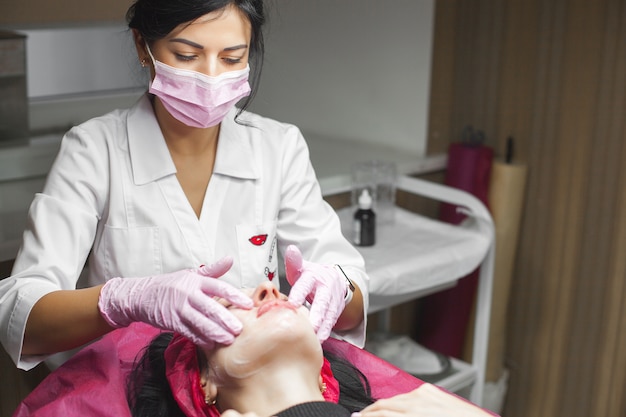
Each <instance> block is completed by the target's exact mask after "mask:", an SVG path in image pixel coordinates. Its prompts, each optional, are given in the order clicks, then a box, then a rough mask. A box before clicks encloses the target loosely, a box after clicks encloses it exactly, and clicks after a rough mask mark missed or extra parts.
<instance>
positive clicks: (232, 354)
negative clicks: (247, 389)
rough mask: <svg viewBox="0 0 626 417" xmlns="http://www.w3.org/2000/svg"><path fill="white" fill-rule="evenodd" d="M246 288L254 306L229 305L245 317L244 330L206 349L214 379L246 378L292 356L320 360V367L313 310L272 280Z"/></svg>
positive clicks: (300, 359)
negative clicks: (226, 342)
mask: <svg viewBox="0 0 626 417" xmlns="http://www.w3.org/2000/svg"><path fill="white" fill-rule="evenodd" d="M243 291H244V292H248V293H249V294H250V297H251V298H252V300H253V302H254V308H252V309H251V310H242V309H240V308H238V307H236V306H232V305H230V306H227V307H228V308H229V310H230V311H231V312H232V313H233V314H234V315H235V316H236V317H237V318H238V319H239V320H241V323H242V324H243V330H242V332H241V334H240V335H239V336H238V337H237V338H235V341H234V343H233V344H231V345H228V346H218V347H217V348H216V349H214V350H213V351H208V352H205V353H206V356H207V360H208V367H209V370H210V372H211V373H212V374H213V375H212V378H215V379H214V381H215V382H218V381H221V382H222V383H226V382H227V381H228V380H230V379H245V378H248V377H251V376H253V375H254V374H256V373H257V372H260V371H263V370H264V369H267V368H268V367H269V366H271V365H272V364H278V365H279V366H280V365H286V364H287V363H289V361H290V360H291V359H296V360H298V361H302V360H304V361H307V362H309V363H319V366H318V368H317V369H318V370H319V367H321V363H322V348H321V345H320V343H319V341H318V339H317V336H316V335H315V332H314V331H313V328H312V327H311V323H310V321H309V311H308V310H307V309H306V308H305V307H304V306H300V307H298V308H296V307H294V306H292V305H291V304H289V303H288V301H287V297H286V296H285V295H283V294H280V293H279V292H278V290H277V289H276V288H275V287H274V286H273V285H272V284H271V283H269V282H265V283H263V284H261V285H259V286H258V287H257V288H256V289H254V290H252V289H249V290H245V289H244V290H243ZM287 366H288V365H287ZM218 383H219V382H218Z"/></svg>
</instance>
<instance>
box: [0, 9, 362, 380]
mask: <svg viewBox="0 0 626 417" xmlns="http://www.w3.org/2000/svg"><path fill="white" fill-rule="evenodd" d="M127 20H128V23H129V27H130V28H131V30H132V35H133V37H134V41H135V45H136V49H137V54H138V62H139V63H140V64H141V66H142V67H144V68H145V70H146V71H147V72H149V74H150V84H149V89H148V92H147V93H146V94H145V95H144V96H143V97H142V98H141V99H140V100H139V101H138V102H137V103H136V104H135V105H134V106H133V107H132V108H130V109H127V110H117V111H114V112H111V113H109V114H107V115H104V116H102V117H98V118H95V119H92V120H89V121H87V122H85V123H83V124H81V125H79V126H76V127H74V128H73V129H71V130H70V131H69V132H68V133H67V134H66V135H65V137H64V138H63V141H62V145H61V150H60V152H59V155H58V157H57V159H56V161H55V163H54V165H53V167H52V169H51V171H50V173H49V176H48V179H47V181H46V185H45V188H44V190H43V192H42V193H40V194H38V195H36V196H35V199H34V200H33V203H32V205H31V208H30V210H29V221H28V227H27V230H26V231H25V233H24V239H23V245H22V248H21V250H20V253H19V255H18V257H17V259H16V262H15V266H14V269H13V272H12V276H11V277H10V278H7V279H5V280H3V281H2V282H0V330H1V331H0V340H1V341H2V344H3V345H4V347H5V349H6V350H7V351H8V353H9V354H10V356H11V358H12V359H13V360H14V361H15V363H16V364H17V365H18V367H20V368H22V369H29V368H32V367H33V366H35V365H36V364H38V363H39V362H41V361H42V360H44V359H46V358H48V357H49V356H50V355H51V354H54V353H56V352H62V351H67V350H70V349H73V348H76V347H78V346H81V345H83V344H85V343H88V342H90V341H92V340H94V339H96V338H98V337H99V336H101V335H103V334H105V333H107V332H109V331H110V330H111V329H113V328H118V327H123V326H127V325H129V324H130V323H132V322H145V323H148V324H150V325H152V326H155V327H159V328H161V329H164V330H168V331H173V332H177V333H180V334H183V335H185V336H186V337H187V338H188V339H190V340H192V341H193V342H194V343H195V344H197V345H198V346H201V347H204V348H207V349H208V348H212V347H213V346H214V345H215V344H216V343H219V344H222V345H228V344H230V343H232V342H233V340H234V339H235V337H236V336H237V335H238V334H239V333H240V332H241V330H242V325H241V322H240V321H239V320H238V319H237V318H236V317H234V316H233V315H232V314H231V312H229V311H228V310H227V309H226V308H224V306H223V305H221V304H219V303H217V302H215V300H214V297H216V296H217V297H220V298H224V299H227V300H228V301H229V302H230V303H232V304H233V305H236V306H239V307H241V308H251V307H252V305H251V304H250V300H249V298H248V297H246V296H244V295H243V294H242V293H241V291H240V290H239V289H240V288H242V287H255V286H256V285H257V284H258V283H259V282H263V281H271V282H274V283H277V282H278V277H277V274H278V268H277V260H278V255H279V253H280V254H283V255H285V258H286V259H287V260H288V262H287V278H288V280H289V282H290V283H291V284H292V288H291V291H290V293H289V299H290V302H291V303H292V304H293V305H301V304H303V303H304V302H305V301H308V302H310V312H311V314H310V320H311V323H312V324H313V328H314V329H315V331H316V334H317V337H318V339H319V340H320V341H323V340H325V339H326V338H328V337H329V334H330V332H331V330H332V331H334V332H335V333H336V334H337V335H338V337H342V338H345V339H346V340H349V341H351V342H352V343H354V344H356V345H362V344H363V342H364V336H365V319H366V315H365V312H366V311H367V306H368V296H367V287H368V278H367V275H366V274H365V271H364V263H363V259H362V257H361V256H360V255H359V253H358V252H357V251H356V250H355V249H354V248H353V247H352V246H351V245H350V244H349V242H347V241H346V239H344V237H343V236H342V234H341V231H340V226H339V221H338V218H337V216H336V215H335V213H334V211H333V210H332V209H331V208H330V207H329V206H328V205H327V204H326V203H325V202H324V201H323V199H322V196H321V192H320V187H319V184H318V182H317V180H316V178H315V175H314V171H313V168H312V166H311V163H310V160H309V156H308V149H307V146H306V144H305V141H304V139H303V137H302V135H301V134H300V132H299V130H298V129H297V128H296V127H294V126H292V125H288V124H283V123H279V122H276V121H274V120H270V119H267V118H263V117H260V116H258V115H255V114H252V113H249V112H247V111H245V109H246V107H247V106H248V104H249V102H250V100H251V98H252V97H253V96H254V92H255V91H256V89H257V87H258V81H259V75H260V71H261V63H262V58H263V36H262V32H261V26H262V24H263V22H264V9H263V2H262V1H259V0H224V1H218V0H137V1H136V2H135V3H134V4H133V5H132V6H131V7H130V9H129V11H128V14H127ZM85 47H89V46H88V45H86V46H85ZM239 102H240V103H241V104H240V106H241V108H239V109H238V108H235V107H234V106H235V104H236V103H239ZM289 245H297V247H298V248H299V250H296V249H291V250H289V251H287V247H288V246H289ZM285 252H287V253H285ZM227 257H230V258H227ZM230 259H232V261H231V260H230ZM216 261H217V262H216ZM215 262H216V263H215ZM85 264H87V268H86V269H85V270H84V274H82V278H81V279H80V280H79V276H81V272H83V269H84V266H85ZM205 264H211V266H208V267H207V266H201V265H205ZM130 278H132V279H130ZM78 288H80V289H78ZM61 360H62V359H61Z"/></svg>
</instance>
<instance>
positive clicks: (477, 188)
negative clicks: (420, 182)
mask: <svg viewBox="0 0 626 417" xmlns="http://www.w3.org/2000/svg"><path fill="white" fill-rule="evenodd" d="M492 161H493V150H492V149H491V148H488V147H486V146H482V145H476V146H470V145H467V144H461V143H455V144H452V145H451V146H450V148H449V150H448V168H447V171H446V180H445V183H446V185H449V186H451V187H455V188H458V189H461V190H463V191H467V192H468V193H470V194H473V195H474V196H476V197H477V198H478V199H479V200H481V201H482V202H483V204H485V206H487V207H488V204H487V196H488V193H489V179H490V176H491V163H492ZM439 218H440V219H441V220H442V221H445V222H447V223H451V224H459V223H461V222H462V221H463V220H464V219H465V215H464V214H462V213H459V212H458V211H457V206H455V205H451V204H442V205H441V208H440V213H439ZM478 274H479V271H478V269H477V270H475V271H473V272H472V273H470V274H469V275H467V276H465V277H463V278H462V279H460V280H459V282H458V284H457V285H456V286H455V287H454V288H450V289H448V290H444V291H440V292H438V293H435V294H432V295H429V296H427V297H424V298H423V299H422V300H421V301H420V308H419V317H418V329H417V341H418V342H419V343H420V344H422V345H424V346H425V347H427V348H429V349H432V350H435V351H437V352H440V353H443V354H444V355H447V356H453V357H456V358H460V357H461V356H462V354H463V346H464V344H465V336H466V334H467V327H468V325H469V318H470V315H471V312H472V308H473V303H474V297H475V295H476V288H477V287H478Z"/></svg>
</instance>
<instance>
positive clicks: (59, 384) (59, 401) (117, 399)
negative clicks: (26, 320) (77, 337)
mask: <svg viewBox="0 0 626 417" xmlns="http://www.w3.org/2000/svg"><path fill="white" fill-rule="evenodd" d="M159 332H160V330H158V329H155V328H153V327H150V326H148V325H146V324H142V323H134V324H132V325H130V326H129V327H126V328H123V329H119V330H115V331H113V332H111V333H109V334H108V335H106V336H104V337H103V338H102V339H100V340H99V341H97V342H94V343H92V344H91V345H89V346H87V347H85V348H84V349H82V350H81V351H80V352H79V353H77V354H76V355H74V357H72V358H71V359H70V360H68V361H67V362H66V363H65V364H63V366H61V367H60V368H59V369H57V370H56V371H54V372H52V373H51V374H50V375H48V376H47V377H46V378H45V379H44V380H43V381H42V382H41V384H39V386H37V387H36V388H35V389H34V390H33V392H31V393H30V394H29V395H28V396H27V397H26V398H25V399H24V401H22V403H21V404H20V405H19V406H18V408H17V410H16V411H15V414H14V417H27V416H28V417H33V416H35V417H36V416H45V417H49V416H64V417H78V416H81V417H84V416H90V417H113V416H115V417H130V411H129V409H128V404H127V402H126V391H125V390H126V376H127V375H128V373H129V372H130V371H131V369H132V367H133V363H134V361H135V357H136V356H137V354H138V353H139V351H140V350H141V349H142V348H143V347H144V346H146V345H147V344H148V343H149V342H150V340H152V339H153V338H154V337H155V336H156V335H157V334H158V333H159Z"/></svg>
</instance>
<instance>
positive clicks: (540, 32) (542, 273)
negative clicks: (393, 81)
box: [429, 0, 626, 417]
mask: <svg viewBox="0 0 626 417" xmlns="http://www.w3.org/2000/svg"><path fill="white" fill-rule="evenodd" d="M451 8H453V9H454V12H451V11H450V10H451ZM451 28H453V29H454V31H455V35H454V36H452V35H451V34H450V33H448V32H449V31H450V30H451ZM441 32H445V33H443V34H442V33H441ZM435 45H437V47H436V49H435V56H434V57H433V65H435V66H436V65H438V64H439V65H441V64H442V63H450V64H451V65H453V68H452V69H448V70H447V71H435V70H433V83H432V88H433V90H432V99H431V100H432V102H433V103H434V104H435V105H433V106H431V109H430V110H431V115H430V119H429V120H430V121H431V123H433V124H432V128H433V129H435V128H436V129H437V131H439V132H442V131H448V132H460V130H461V129H462V128H463V127H464V126H465V125H468V124H472V125H474V127H475V128H479V129H482V130H484V131H485V132H486V134H487V142H488V144H489V145H491V146H493V147H494V149H495V151H496V154H501V153H502V150H503V144H504V141H505V140H506V137H507V136H509V135H512V136H513V137H514V138H515V140H516V142H515V143H516V157H517V160H518V161H520V162H524V163H526V164H527V165H528V167H529V178H528V184H527V201H526V204H525V211H524V218H523V223H522V230H521V236H520V245H519V249H518V254H517V263H516V268H515V275H514V280H513V283H512V296H511V300H510V306H509V318H508V324H509V326H508V327H509V329H508V335H507V342H508V343H507V353H506V358H507V363H506V366H507V368H509V370H510V381H509V392H508V396H507V402H506V406H505V410H504V413H503V414H504V416H505V417H518V416H519V417H522V416H531V415H532V416H557V417H558V416H568V417H572V416H580V417H583V416H585V417H586V416H611V417H624V416H626V400H625V398H626V366H625V365H626V301H625V300H626V284H625V281H626V260H625V258H626V226H625V223H626V203H625V201H626V168H624V161H626V149H625V147H626V128H625V124H626V123H625V122H624V120H625V119H626V81H625V78H626V68H625V66H626V2H624V1H622V0H596V1H593V2H589V1H586V0H549V1H544V0H466V1H463V2H462V3H461V2H458V1H452V0H450V1H447V0H439V1H438V3H437V20H436V27H435ZM438 55H439V56H438ZM446 82H448V83H449V84H448V87H447V88H446V84H445V83H446ZM439 92H443V93H444V94H441V95H438V93H439ZM441 97H446V98H449V100H450V101H449V102H447V103H445V102H444V101H442V100H441ZM444 119H445V120H448V121H449V123H450V125H449V126H447V127H446V126H441V121H442V120H444ZM435 122H436V123H435ZM430 131H431V128H430V127H429V132H430ZM429 138H431V139H432V138H433V136H429ZM449 140H450V141H455V140H458V137H454V135H450V138H449ZM435 147H436V148H438V149H444V147H445V144H444V143H443V140H441V139H440V140H439V142H437V143H436V144H435ZM429 149H430V148H429Z"/></svg>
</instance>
